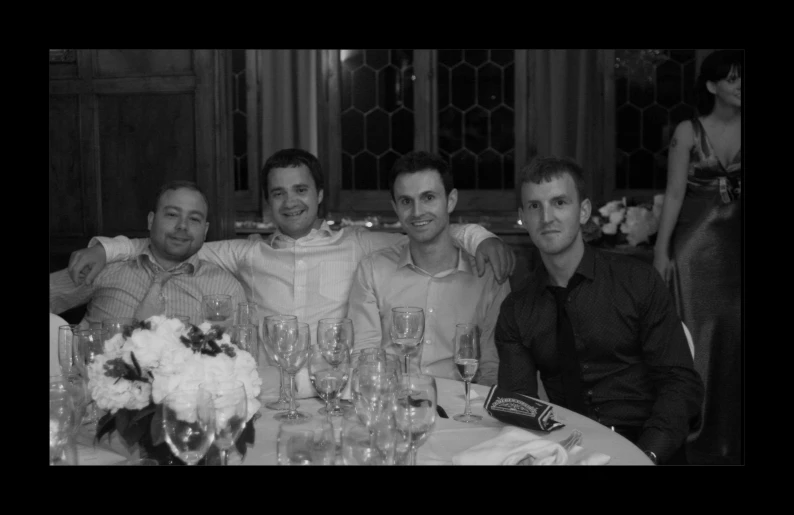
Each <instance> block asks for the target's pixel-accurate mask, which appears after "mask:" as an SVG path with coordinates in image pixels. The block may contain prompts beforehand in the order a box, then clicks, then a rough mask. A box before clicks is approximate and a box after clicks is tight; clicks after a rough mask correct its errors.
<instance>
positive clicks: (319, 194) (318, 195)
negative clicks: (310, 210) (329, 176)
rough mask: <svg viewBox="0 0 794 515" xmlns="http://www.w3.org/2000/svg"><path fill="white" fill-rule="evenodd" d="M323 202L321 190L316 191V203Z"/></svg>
mask: <svg viewBox="0 0 794 515" xmlns="http://www.w3.org/2000/svg"><path fill="white" fill-rule="evenodd" d="M322 203H323V190H320V191H318V192H317V205H320V204H322Z"/></svg>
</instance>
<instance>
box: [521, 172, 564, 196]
mask: <svg viewBox="0 0 794 515" xmlns="http://www.w3.org/2000/svg"><path fill="white" fill-rule="evenodd" d="M575 194H576V184H575V183H574V181H573V177H571V175H570V174H568V173H563V174H562V175H559V176H552V177H549V179H548V180H541V181H540V183H536V182H532V181H528V182H525V183H523V184H522V185H521V198H523V199H524V202H527V201H529V200H541V199H543V198H549V197H557V196H560V195H566V196H569V197H573V196H574V195H575Z"/></svg>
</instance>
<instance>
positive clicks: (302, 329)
mask: <svg viewBox="0 0 794 515" xmlns="http://www.w3.org/2000/svg"><path fill="white" fill-rule="evenodd" d="M296 329H297V330H296ZM273 332H274V335H275V337H274V342H273V343H274V344H275V351H276V356H278V362H279V363H280V364H281V366H282V367H283V368H284V371H285V372H287V373H288V374H289V391H290V398H289V411H288V412H287V413H283V412H282V413H277V414H276V415H275V416H274V417H273V418H275V419H276V420H281V421H282V422H300V421H304V420H309V419H310V418H311V417H312V416H311V415H310V414H309V413H304V412H302V411H298V410H297V409H296V406H295V374H297V373H298V371H299V370H300V369H301V368H303V365H305V364H306V360H307V359H308V358H309V353H310V352H311V331H310V330H309V324H304V323H300V322H297V321H295V322H292V321H290V323H289V324H286V325H283V326H279V324H276V325H275V326H274V328H273Z"/></svg>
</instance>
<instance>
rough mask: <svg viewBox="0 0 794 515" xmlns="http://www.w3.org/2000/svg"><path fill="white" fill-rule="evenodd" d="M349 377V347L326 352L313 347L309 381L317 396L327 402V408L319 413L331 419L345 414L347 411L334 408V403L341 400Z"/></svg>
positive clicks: (340, 347) (316, 346) (317, 346)
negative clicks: (340, 396)
mask: <svg viewBox="0 0 794 515" xmlns="http://www.w3.org/2000/svg"><path fill="white" fill-rule="evenodd" d="M329 357H330V358H331V359H329ZM349 377H350V351H349V349H348V348H347V346H345V345H340V346H339V347H336V348H334V349H333V350H331V349H328V348H326V349H325V350H324V349H323V348H322V347H320V346H319V345H315V346H313V347H312V352H311V356H310V357H309V379H310V380H311V382H312V386H314V389H315V390H317V394H318V395H319V396H320V398H321V399H323V400H324V401H325V408H321V409H320V410H319V411H318V413H320V414H321V415H327V416H328V417H329V418H330V417H331V416H342V415H344V414H345V410H343V409H341V408H339V409H336V408H334V406H333V402H334V400H335V399H338V398H339V394H340V393H341V392H342V390H343V389H344V388H345V385H347V381H348V379H349Z"/></svg>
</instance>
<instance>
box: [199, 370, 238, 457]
mask: <svg viewBox="0 0 794 515" xmlns="http://www.w3.org/2000/svg"><path fill="white" fill-rule="evenodd" d="M199 389H201V390H204V392H206V393H207V394H208V395H209V397H210V398H211V399H212V405H213V407H214V408H215V447H217V448H218V449H220V451H221V464H222V465H224V466H226V465H228V464H229V449H231V448H232V447H233V446H234V442H236V441H237V438H239V437H240V434H241V433H242V432H243V429H245V425H246V422H247V420H248V397H247V396H246V394H245V385H243V382H242V381H211V382H206V383H201V384H200V385H199Z"/></svg>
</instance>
